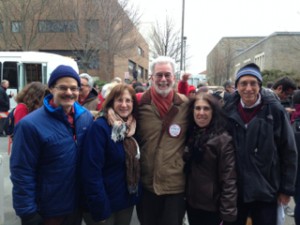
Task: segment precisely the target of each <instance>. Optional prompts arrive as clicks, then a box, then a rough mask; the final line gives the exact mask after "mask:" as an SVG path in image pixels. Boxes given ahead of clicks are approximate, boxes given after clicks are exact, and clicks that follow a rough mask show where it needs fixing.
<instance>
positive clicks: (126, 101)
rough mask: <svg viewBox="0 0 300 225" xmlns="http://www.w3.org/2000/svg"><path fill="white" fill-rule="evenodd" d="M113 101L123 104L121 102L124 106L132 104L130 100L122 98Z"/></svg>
mask: <svg viewBox="0 0 300 225" xmlns="http://www.w3.org/2000/svg"><path fill="white" fill-rule="evenodd" d="M115 101H116V102H117V103H118V104H123V102H125V104H131V103H132V102H133V101H132V100H131V99H123V98H118V99H116V100H115Z"/></svg>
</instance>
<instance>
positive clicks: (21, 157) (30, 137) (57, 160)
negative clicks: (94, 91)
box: [10, 65, 93, 225]
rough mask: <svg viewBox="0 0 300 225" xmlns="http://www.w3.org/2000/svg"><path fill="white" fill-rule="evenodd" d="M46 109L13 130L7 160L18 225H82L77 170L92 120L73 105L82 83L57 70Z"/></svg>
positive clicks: (69, 71)
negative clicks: (18, 218) (9, 153)
mask: <svg viewBox="0 0 300 225" xmlns="http://www.w3.org/2000/svg"><path fill="white" fill-rule="evenodd" d="M48 87H49V90H50V93H51V94H50V95H48V96H46V97H45V99H44V105H43V106H42V107H41V108H39V109H37V110H35V111H34V112H32V113H30V114H29V115H28V116H26V117H24V118H23V119H22V120H21V121H20V122H19V123H18V124H17V126H16V127H15V134H14V144H13V147H12V155H11V158H10V171H11V180H12V183H13V206H14V209H15V211H16V214H17V215H18V216H19V217H20V218H21V220H22V225H38V224H44V225H50V224H51V225H70V224H74V225H80V224H81V213H80V211H79V178H78V176H79V174H78V168H77V167H78V164H79V155H80V151H81V145H82V141H83V137H84V135H85V132H86V130H87V128H88V126H89V125H90V124H91V123H92V121H93V118H92V115H91V114H90V112H89V111H88V110H86V109H85V108H83V107H82V106H80V105H79V104H78V103H77V102H76V101H77V99H78V95H79V88H80V78H79V76H78V73H77V72H76V71H74V69H73V68H71V67H69V66H65V65H60V66H58V67H57V68H56V69H55V70H54V71H53V72H52V73H51V76H50V79H49V81H48Z"/></svg>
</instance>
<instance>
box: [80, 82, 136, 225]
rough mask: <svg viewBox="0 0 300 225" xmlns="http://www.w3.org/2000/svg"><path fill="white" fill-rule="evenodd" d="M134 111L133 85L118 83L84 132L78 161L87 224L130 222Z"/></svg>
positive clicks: (133, 186)
mask: <svg viewBox="0 0 300 225" xmlns="http://www.w3.org/2000/svg"><path fill="white" fill-rule="evenodd" d="M136 110H137V100H136V96H135V92H134V90H133V89H132V87H130V86H128V85H126V84H118V85H116V86H115V87H114V88H113V89H112V90H111V92H110V93H109V95H108V96H107V97H106V98H105V101H104V104H103V107H102V111H103V115H102V116H100V117H99V118H98V119H96V120H95V121H94V123H93V124H92V125H91V127H90V128H89V130H88V132H87V135H86V140H85V142H84V146H83V154H82V164H81V176H82V182H83V183H82V184H83V189H84V197H85V203H86V204H87V210H86V211H87V212H86V213H84V220H85V222H86V224H87V225H98V224H104V225H106V224H109V225H129V224H130V220H131V216H132V212H133V207H134V205H135V204H136V203H137V201H138V199H139V195H140V188H139V186H140V185H139V177H140V168H139V146H138V144H137V142H136V140H135V139H134V138H133V135H134V134H135V128H136V122H135V115H136Z"/></svg>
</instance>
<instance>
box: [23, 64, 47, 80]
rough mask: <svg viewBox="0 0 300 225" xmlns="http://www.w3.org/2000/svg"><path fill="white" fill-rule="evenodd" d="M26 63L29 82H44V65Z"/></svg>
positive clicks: (26, 75)
mask: <svg viewBox="0 0 300 225" xmlns="http://www.w3.org/2000/svg"><path fill="white" fill-rule="evenodd" d="M24 65H25V77H26V82H27V84H28V83H30V82H32V81H40V82H42V81H43V80H42V65H41V64H37V63H35V64H27V63H26V64H24Z"/></svg>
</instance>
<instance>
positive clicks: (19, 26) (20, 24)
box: [11, 21, 23, 33]
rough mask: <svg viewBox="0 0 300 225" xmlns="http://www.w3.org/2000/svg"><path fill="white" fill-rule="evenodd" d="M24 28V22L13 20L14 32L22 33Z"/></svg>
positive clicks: (12, 29) (12, 27)
mask: <svg viewBox="0 0 300 225" xmlns="http://www.w3.org/2000/svg"><path fill="white" fill-rule="evenodd" d="M22 29H23V22H22V21H12V22H11V31H12V32H13V33H20V32H21V31H22Z"/></svg>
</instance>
